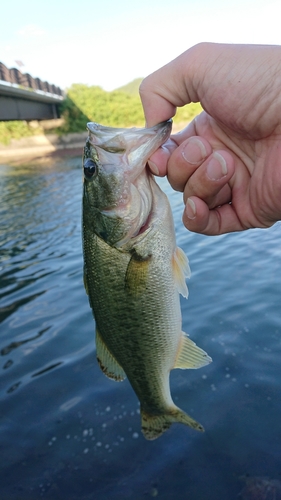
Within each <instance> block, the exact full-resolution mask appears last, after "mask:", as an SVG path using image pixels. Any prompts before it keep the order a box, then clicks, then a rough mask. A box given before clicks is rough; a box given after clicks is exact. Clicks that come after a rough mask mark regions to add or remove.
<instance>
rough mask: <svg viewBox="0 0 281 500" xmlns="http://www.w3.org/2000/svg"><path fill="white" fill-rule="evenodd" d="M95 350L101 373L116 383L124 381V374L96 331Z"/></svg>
mask: <svg viewBox="0 0 281 500" xmlns="http://www.w3.org/2000/svg"><path fill="white" fill-rule="evenodd" d="M96 350H97V360H98V363H99V365H100V368H101V370H102V371H103V373H104V374H105V375H106V376H107V377H109V378H111V379H113V380H115V381H116V382H121V381H122V380H124V379H125V378H126V374H125V372H124V370H123V368H122V366H120V365H119V363H118V362H117V361H116V359H115V358H114V356H113V355H112V354H111V352H110V351H109V350H108V348H107V346H106V345H105V343H104V341H103V339H102V338H101V336H100V334H99V332H98V330H96Z"/></svg>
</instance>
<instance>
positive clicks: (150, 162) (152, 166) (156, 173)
mask: <svg viewBox="0 0 281 500" xmlns="http://www.w3.org/2000/svg"><path fill="white" fill-rule="evenodd" d="M148 165H149V168H150V170H151V172H152V173H153V174H155V175H159V170H158V167H157V166H156V165H155V163H153V161H149V162H148Z"/></svg>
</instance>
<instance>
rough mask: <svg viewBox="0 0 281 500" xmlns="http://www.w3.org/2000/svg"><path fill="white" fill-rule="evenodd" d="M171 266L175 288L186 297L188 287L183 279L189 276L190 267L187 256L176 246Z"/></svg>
mask: <svg viewBox="0 0 281 500" xmlns="http://www.w3.org/2000/svg"><path fill="white" fill-rule="evenodd" d="M172 266H173V272H174V278H175V282H176V286H177V289H178V291H179V293H181V294H182V295H183V297H186V298H187V297H188V289H187V286H186V282H185V279H186V278H190V267H189V263H188V258H187V256H186V255H185V253H184V251H183V250H182V249H181V248H179V247H177V248H176V249H175V251H174V255H173V260H172Z"/></svg>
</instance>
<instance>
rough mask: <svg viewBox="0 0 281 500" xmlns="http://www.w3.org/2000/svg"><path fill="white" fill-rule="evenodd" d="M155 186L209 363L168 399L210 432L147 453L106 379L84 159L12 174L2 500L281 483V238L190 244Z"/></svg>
mask: <svg viewBox="0 0 281 500" xmlns="http://www.w3.org/2000/svg"><path fill="white" fill-rule="evenodd" d="M160 183H161V186H162V188H163V189H164V190H165V191H166V192H167V193H168V195H169V197H170V200H171V204H172V207H173V212H174V216H175V223H176V232H177V240H178V244H179V245H180V246H181V247H182V248H183V249H184V250H185V252H186V253H187V255H188V256H189V259H190V264H191V270H192V277H191V280H190V282H189V292H190V295H189V299H188V301H186V300H184V299H183V300H182V310H183V329H184V330H185V331H186V332H188V333H190V335H191V338H192V339H194V340H195V341H196V342H197V343H198V345H200V347H202V348H203V349H205V350H206V351H207V352H208V354H209V355H210V356H212V358H213V363H212V364H211V365H209V366H207V367H205V368H203V369H200V370H194V371H181V370H174V371H173V372H172V376H171V388H172V395H173V398H174V400H175V402H176V403H177V404H178V405H179V406H180V407H181V408H183V409H184V410H186V411H187V412H188V413H190V414H191V415H192V416H193V417H194V418H195V419H197V420H199V421H200V422H201V423H202V424H203V425H204V427H205V429H206V432H205V433H204V434H201V433H196V432H195V431H193V430H191V429H189V428H186V427H184V426H181V425H173V426H172V427H171V428H170V430H169V431H168V432H167V433H166V434H165V435H163V436H162V437H161V438H159V439H158V440H156V441H153V442H148V441H146V440H145V439H144V438H143V437H142V434H141V431H140V415H139V405H138V401H137V398H136V396H135V395H134V393H133V391H132V389H131V387H130V385H129V383H128V382H127V381H125V382H123V383H119V384H118V383H114V382H112V381H110V380H109V379H107V378H106V377H105V376H104V375H103V374H102V373H101V371H100V369H99V367H98V364H97V362H96V359H95V343H94V322H93V319H92V314H91V311H90V308H89V305H88V300H87V297H86V294H85V291H84V289H83V283H82V255H81V228H80V221H81V189H82V177H81V166H80V158H73V159H70V160H53V162H52V163H51V164H42V163H41V164H34V163H33V164H30V165H23V166H17V167H11V166H7V165H1V166H0V194H1V206H0V220H1V223H0V241H1V270H0V294H1V295H0V296H1V306H0V354H1V356H0V384H1V385H0V399H1V402H0V417H1V418H0V426H1V430H0V432H1V437H0V444H1V451H0V460H1V462H0V463H1V469H0V497H1V498H3V499H4V500H10V499H11V500H12V499H13V500H37V499H38V498H44V499H51V500H64V499H66V498H67V499H72V500H76V499H79V500H84V499H85V500H86V499H95V500H121V499H122V500H123V499H127V498H128V499H133V500H141V499H146V498H153V497H158V498H159V499H161V500H162V499H163V500H173V499H177V500H184V499H191V500H201V499H208V500H218V499H227V500H234V499H237V498H238V494H239V492H240V491H241V490H242V489H243V487H244V485H245V481H244V480H243V478H241V477H242V476H250V477H252V476H268V477H270V478H272V479H274V480H280V479H281V478H280V475H281V468H280V463H281V462H280V458H281V457H280V455H281V445H280V439H281V398H280V390H281V363H280V357H281V308H280V288H281V262H280V257H281V226H280V224H276V225H275V226H274V227H273V228H271V229H270V230H253V231H248V232H246V233H243V234H242V233H241V234H232V235H226V236H222V237H214V238H210V237H204V236H200V235H195V234H191V233H188V232H187V231H186V230H185V229H184V227H183V226H182V224H181V211H182V203H181V195H179V194H178V193H174V192H173V191H172V190H171V188H169V186H168V185H167V184H166V183H165V181H164V180H160ZM251 498H252V497H251ZM264 498H265V497H264ZM266 498H267V497H266Z"/></svg>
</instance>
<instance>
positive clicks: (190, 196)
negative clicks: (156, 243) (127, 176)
mask: <svg viewBox="0 0 281 500" xmlns="http://www.w3.org/2000/svg"><path fill="white" fill-rule="evenodd" d="M280 87H281V47H279V46H278V47H277V46H257V45H256V46H255V45H223V44H206V43H204V44H199V45H196V46H195V47H192V48H191V49H189V50H187V51H186V52H185V53H183V54H182V55H181V56H179V57H178V58H177V59H175V60H174V61H172V62H171V63H169V64H168V65H166V66H164V67H163V68H161V69H159V70H158V71H156V72H155V73H153V74H152V75H150V76H148V77H147V78H146V79H145V80H144V81H143V83H142V85H141V88H140V94H141V98H142V102H143V107H144V112H145V117H146V121H147V125H148V126H152V125H155V123H159V122H161V121H164V120H167V119H168V118H170V117H171V116H173V115H174V114H175V112H176V108H177V107H178V106H183V105H184V104H186V103H189V102H201V104H202V107H203V108H204V111H203V112H202V113H201V114H200V115H199V116H198V117H196V118H195V120H193V121H192V122H191V123H190V124H189V125H188V126H187V127H186V128H185V129H184V130H183V131H182V132H180V133H178V134H175V135H173V136H171V139H170V140H169V141H168V142H167V143H166V144H165V145H164V146H163V147H162V148H161V149H159V150H158V151H157V152H156V153H155V154H154V155H153V156H152V157H151V162H150V165H151V168H152V170H153V171H154V172H155V168H156V169H157V170H158V172H159V175H166V174H167V175H168V179H169V181H170V183H171V185H172V187H173V188H174V189H176V190H179V191H183V192H184V202H185V203H186V208H185V211H184V214H183V222H184V224H185V226H186V227H187V228H188V229H190V230H192V231H195V232H199V233H203V234H207V235H215V234H222V233H226V232H231V231H240V230H243V229H249V228H253V227H269V226H271V225H273V224H274V223H275V222H276V221H277V220H280V219H281V196H280V190H281V92H280Z"/></svg>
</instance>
